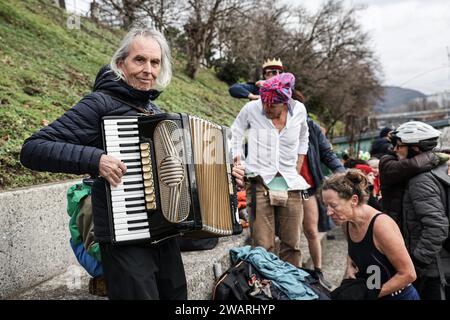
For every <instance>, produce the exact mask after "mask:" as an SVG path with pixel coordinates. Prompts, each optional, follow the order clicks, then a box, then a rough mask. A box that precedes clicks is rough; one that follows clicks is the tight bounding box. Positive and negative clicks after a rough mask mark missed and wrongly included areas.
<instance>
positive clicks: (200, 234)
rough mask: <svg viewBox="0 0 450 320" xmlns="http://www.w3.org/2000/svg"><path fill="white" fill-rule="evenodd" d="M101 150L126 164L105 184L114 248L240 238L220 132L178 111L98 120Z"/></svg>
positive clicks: (225, 138)
mask: <svg viewBox="0 0 450 320" xmlns="http://www.w3.org/2000/svg"><path fill="white" fill-rule="evenodd" d="M102 132H103V143H104V148H105V149H104V150H105V151H106V153H107V154H108V155H111V156H114V157H116V158H118V159H120V160H121V161H123V162H124V163H125V165H126V166H127V172H126V173H125V175H124V176H123V177H122V182H121V183H120V184H119V185H118V186H117V187H112V186H110V184H109V183H108V182H106V189H107V197H106V198H107V204H108V216H109V222H110V228H111V237H112V239H111V240H112V243H124V244H126V243H130V242H131V243H136V242H140V243H157V242H159V241H161V240H164V239H166V238H169V237H173V236H177V235H181V234H185V233H189V236H190V237H191V238H206V237H222V236H229V235H233V234H239V233H241V232H242V227H241V225H240V223H239V215H238V209H237V197H236V185H235V181H234V178H232V175H231V170H232V165H231V163H232V159H231V150H230V142H229V141H230V135H229V134H230V133H229V131H228V130H227V128H226V127H222V126H219V125H217V124H214V123H212V122H210V121H207V120H203V119H200V118H198V117H193V116H190V115H187V114H183V113H163V114H157V115H152V116H133V117H114V116H111V117H104V118H103V119H102Z"/></svg>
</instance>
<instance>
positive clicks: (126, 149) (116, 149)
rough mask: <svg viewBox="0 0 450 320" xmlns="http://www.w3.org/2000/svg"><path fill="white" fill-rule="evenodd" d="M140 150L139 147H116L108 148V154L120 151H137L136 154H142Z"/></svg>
mask: <svg viewBox="0 0 450 320" xmlns="http://www.w3.org/2000/svg"><path fill="white" fill-rule="evenodd" d="M140 150H141V149H140V148H139V146H130V147H119V146H115V147H108V150H107V151H108V152H118V151H136V152H138V151H139V152H140Z"/></svg>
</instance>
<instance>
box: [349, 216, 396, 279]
mask: <svg viewBox="0 0 450 320" xmlns="http://www.w3.org/2000/svg"><path fill="white" fill-rule="evenodd" d="M381 214H382V213H378V214H376V215H375V216H374V217H373V218H372V220H371V221H370V223H369V227H368V228H367V232H366V234H365V235H364V238H363V239H362V240H361V241H360V242H353V241H352V239H351V238H350V231H349V223H348V222H347V238H348V255H349V256H350V258H351V259H352V260H353V262H354V263H355V264H356V266H357V267H358V270H359V271H358V274H357V277H358V278H359V277H361V278H366V279H367V278H368V277H369V276H371V275H373V274H374V272H375V271H374V268H373V267H372V268H369V267H371V266H378V267H379V270H380V274H381V284H384V283H385V282H387V281H388V280H389V279H390V278H392V277H393V276H394V275H395V274H396V273H397V270H395V268H394V266H393V265H392V264H391V263H390V262H389V260H388V258H387V257H386V256H385V255H384V254H382V253H381V252H380V251H378V249H377V248H376V247H375V243H374V241H373V225H374V223H375V219H376V218H377V217H378V216H379V215H381ZM368 268H369V269H368Z"/></svg>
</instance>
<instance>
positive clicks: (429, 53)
mask: <svg viewBox="0 0 450 320" xmlns="http://www.w3.org/2000/svg"><path fill="white" fill-rule="evenodd" d="M283 1H285V2H287V3H290V4H302V5H303V6H305V7H306V8H307V9H308V10H310V11H311V12H315V11H316V10H317V9H318V8H319V7H320V5H321V3H322V1H321V0H283ZM344 1H345V3H346V4H347V5H356V6H362V5H364V6H365V9H361V10H359V11H358V19H359V21H360V23H361V25H362V27H363V29H364V30H366V31H367V32H368V33H369V34H370V35H371V46H372V48H373V50H374V51H375V53H376V56H377V57H378V59H379V60H380V62H381V65H382V68H383V72H384V78H383V79H382V80H383V84H384V85H395V86H401V87H405V88H411V89H416V90H419V91H422V92H423V93H426V94H431V93H435V92H442V91H445V90H447V91H450V61H449V59H450V58H449V56H448V51H447V48H448V50H450V0H344ZM66 2H67V4H68V7H72V8H73V6H74V5H75V6H76V7H77V8H76V9H77V11H80V9H84V8H85V7H88V3H89V2H90V1H89V0H66ZM83 7H84V8H83Z"/></svg>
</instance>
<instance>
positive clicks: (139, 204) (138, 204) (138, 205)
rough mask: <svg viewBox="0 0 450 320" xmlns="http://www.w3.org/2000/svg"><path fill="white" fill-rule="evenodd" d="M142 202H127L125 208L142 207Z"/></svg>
mask: <svg viewBox="0 0 450 320" xmlns="http://www.w3.org/2000/svg"><path fill="white" fill-rule="evenodd" d="M142 205H143V204H142V203H136V204H126V205H125V208H135V207H142Z"/></svg>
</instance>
